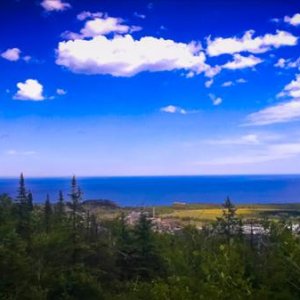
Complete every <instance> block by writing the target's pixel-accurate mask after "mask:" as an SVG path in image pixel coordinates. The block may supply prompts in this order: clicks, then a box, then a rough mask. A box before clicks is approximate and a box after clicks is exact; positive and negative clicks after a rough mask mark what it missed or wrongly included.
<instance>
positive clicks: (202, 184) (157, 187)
mask: <svg viewBox="0 0 300 300" xmlns="http://www.w3.org/2000/svg"><path fill="white" fill-rule="evenodd" d="M25 182H26V187H27V189H28V190H31V191H32V193H33V197H34V200H35V201H36V202H41V201H44V200H45V197H46V194H47V193H49V195H50V198H51V200H52V201H53V202H54V201H56V200H57V194H58V191H59V190H62V191H63V192H64V194H65V198H67V194H68V193H69V187H70V178H28V179H26V180H25ZM78 184H79V186H80V187H81V189H82V191H83V192H84V199H109V200H113V201H116V202H117V203H118V204H120V205H130V206H136V205H138V206H139V205H160V204H161V205H163V204H171V203H172V202H175V201H180V202H187V203H192V202H199V203H221V202H223V200H224V198H225V197H226V196H230V198H231V199H232V200H233V201H234V202H235V203H291V202H300V175H276V176H274V175H259V176H165V177H161V176H159V177H85V178H78ZM17 187H18V179H6V178H0V193H8V194H10V195H11V196H15V194H16V190H17Z"/></svg>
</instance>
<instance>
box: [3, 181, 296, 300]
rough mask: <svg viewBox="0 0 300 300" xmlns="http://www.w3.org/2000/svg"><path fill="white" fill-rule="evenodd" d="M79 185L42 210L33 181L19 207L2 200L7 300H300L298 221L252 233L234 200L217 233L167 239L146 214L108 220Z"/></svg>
mask: <svg viewBox="0 0 300 300" xmlns="http://www.w3.org/2000/svg"><path fill="white" fill-rule="evenodd" d="M81 197H82V193H81V191H80V188H79V187H78V185H77V182H76V178H75V177H73V179H72V182H71V192H70V203H65V201H64V198H63V195H62V193H61V192H60V193H59V199H58V202H57V203H56V204H52V203H51V202H50V199H49V197H48V196H47V198H46V201H45V203H44V204H43V205H32V195H31V194H30V193H27V190H26V187H25V180H24V177H23V175H21V178H20V184H19V189H18V196H17V198H16V201H13V200H12V199H11V198H10V197H9V196H8V195H5V194H4V195H0V299H6V300H27V299H28V300H32V299H37V300H39V299H41V300H48V299H49V300H50V299H62V300H65V299H67V300H68V299H69V300H77V299H78V300H79V299H89V300H93V299H95V300H96V299H97V300H98V299H100V300H101V299H103V300H110V299H116V300H118V299H119V300H123V299H124V300H125V299H126V300H127V299H129V300H131V299H132V300H135V299H136V300H143V299H145V300H160V299H163V300H164V299H165V300H197V299H203V300H204V299H212V300H226V299H228V300H229V299H234V300H236V299H237V300H239V299H241V300H244V299H249V300H260V299H261V300H263V299H272V300H273V299H274V300H279V299H282V300H289V299H291V300H292V299H300V288H299V287H300V240H299V236H298V235H297V234H295V233H293V232H292V230H291V224H290V222H289V221H280V222H270V221H266V222H264V224H262V225H263V226H264V228H265V233H264V234H261V235H251V236H248V235H247V234H245V233H243V232H242V230H241V229H242V224H241V221H240V220H239V219H238V217H237V215H236V208H235V206H234V205H233V203H232V202H231V201H230V199H227V200H226V201H225V203H224V206H223V215H222V217H221V218H219V219H218V220H217V221H216V223H215V224H214V226H207V227H206V228H203V229H202V230H199V229H198V228H195V227H193V226H188V227H186V228H184V229H183V230H181V231H179V232H174V233H158V232H155V231H154V230H153V227H152V221H151V219H150V218H149V217H148V216H147V214H146V213H145V212H141V214H140V218H139V220H138V222H137V223H136V224H135V225H134V226H129V225H128V224H127V221H126V216H125V215H124V214H122V215H121V217H120V218H119V219H118V220H113V221H105V220H103V219H101V216H100V218H99V217H96V216H95V215H94V214H93V213H92V212H90V211H86V210H85V209H84V206H83V205H82V204H81Z"/></svg>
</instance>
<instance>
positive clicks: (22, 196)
mask: <svg viewBox="0 0 300 300" xmlns="http://www.w3.org/2000/svg"><path fill="white" fill-rule="evenodd" d="M27 201H28V198H27V192H26V187H25V179H24V175H23V173H21V175H20V180H19V188H18V195H17V203H18V204H19V205H22V206H27Z"/></svg>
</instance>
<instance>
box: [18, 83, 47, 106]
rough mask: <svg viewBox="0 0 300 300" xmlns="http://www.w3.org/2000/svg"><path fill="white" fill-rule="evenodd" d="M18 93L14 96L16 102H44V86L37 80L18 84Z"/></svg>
mask: <svg viewBox="0 0 300 300" xmlns="http://www.w3.org/2000/svg"><path fill="white" fill-rule="evenodd" d="M17 87H18V91H17V93H16V94H15V96H14V99H16V100H32V101H41V100H44V99H45V97H44V96H43V86H42V85H41V84H40V83H39V82H38V81H37V80H35V79H27V80H26V81H25V82H24V83H23V82H19V83H17Z"/></svg>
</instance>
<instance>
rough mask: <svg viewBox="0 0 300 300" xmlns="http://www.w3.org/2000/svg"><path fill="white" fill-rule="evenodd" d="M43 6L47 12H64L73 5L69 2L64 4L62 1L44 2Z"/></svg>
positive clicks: (50, 0) (46, 0) (51, 0)
mask: <svg viewBox="0 0 300 300" xmlns="http://www.w3.org/2000/svg"><path fill="white" fill-rule="evenodd" d="M41 6H42V7H43V8H44V9H45V10H46V11H63V10H66V9H69V8H71V5H70V4H69V3H67V2H62V1H61V0H43V1H42V2H41Z"/></svg>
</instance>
